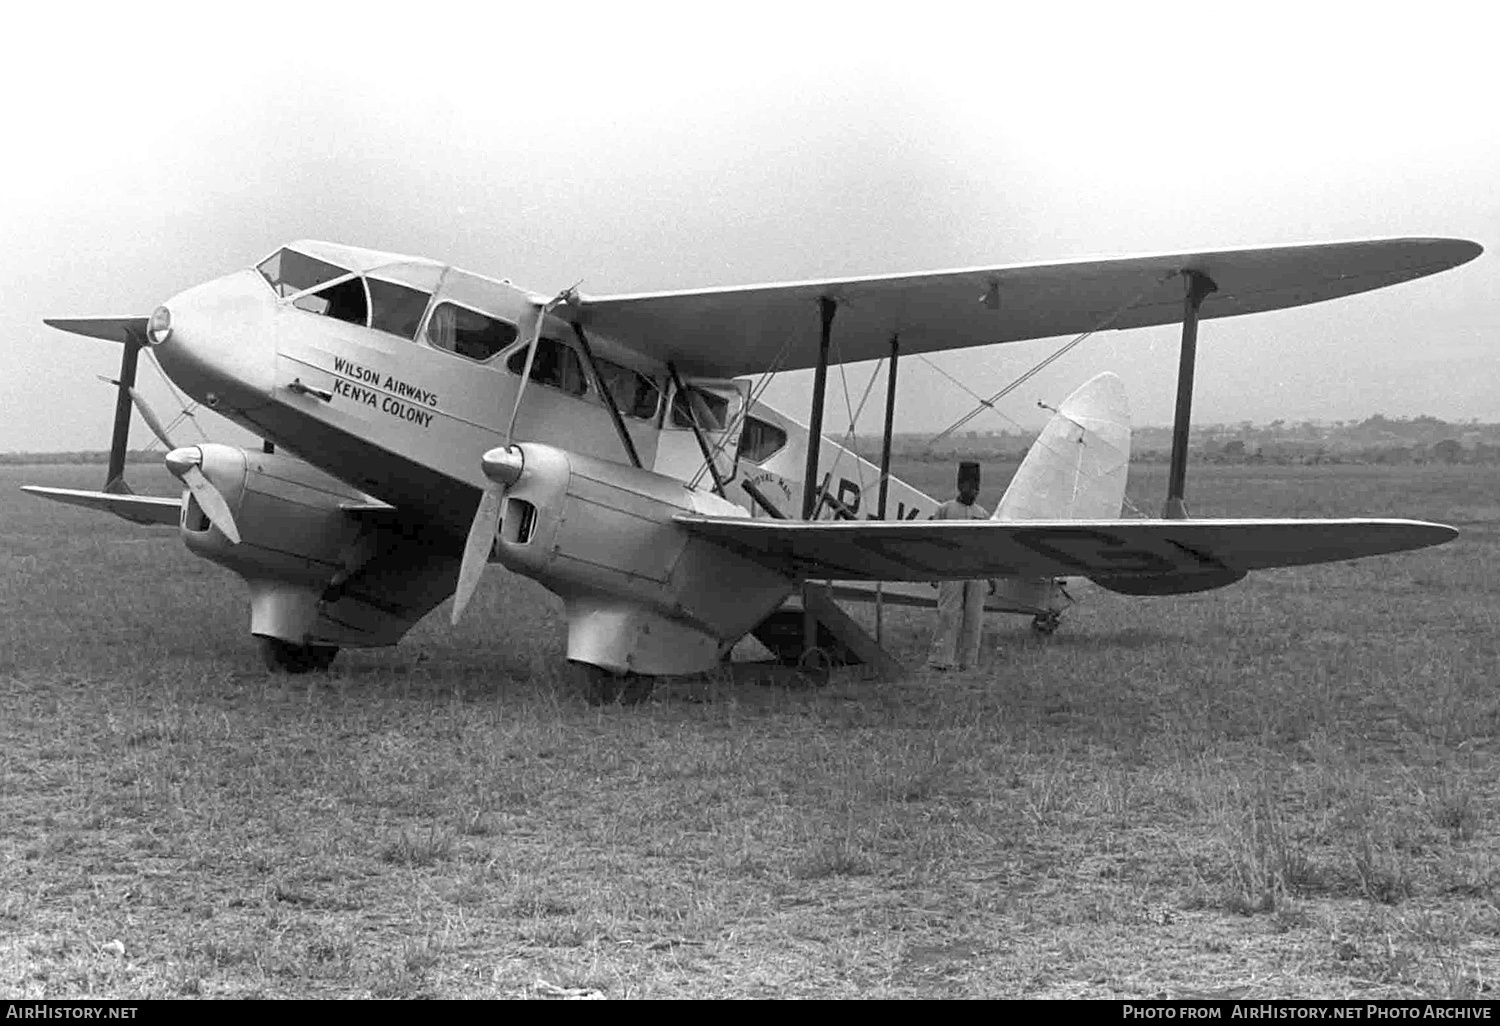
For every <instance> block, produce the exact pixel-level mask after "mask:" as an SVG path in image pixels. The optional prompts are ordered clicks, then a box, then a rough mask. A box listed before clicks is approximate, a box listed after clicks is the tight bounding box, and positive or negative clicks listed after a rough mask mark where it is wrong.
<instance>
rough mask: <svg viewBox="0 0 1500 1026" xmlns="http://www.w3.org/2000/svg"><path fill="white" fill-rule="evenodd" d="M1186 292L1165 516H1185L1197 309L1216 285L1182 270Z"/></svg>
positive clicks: (1196, 355)
mask: <svg viewBox="0 0 1500 1026" xmlns="http://www.w3.org/2000/svg"><path fill="white" fill-rule="evenodd" d="M1182 276H1183V277H1184V278H1186V279H1187V295H1186V297H1185V298H1184V299H1183V303H1182V354H1181V356H1180V357H1179V358H1178V361H1177V412H1176V415H1175V417H1174V419H1173V421H1172V462H1171V471H1170V475H1169V477H1168V479H1167V501H1166V504H1165V506H1164V507H1163V508H1162V512H1161V515H1162V517H1163V518H1164V519H1166V520H1186V519H1187V515H1188V513H1187V503H1186V502H1184V501H1183V490H1184V488H1185V486H1186V484H1187V447H1188V429H1189V427H1190V426H1191V423H1192V419H1193V366H1194V363H1195V362H1196V361H1197V358H1198V310H1199V308H1200V307H1202V306H1203V300H1204V297H1206V296H1207V295H1208V294H1209V293H1210V292H1217V291H1218V288H1219V286H1217V285H1215V284H1214V281H1213V279H1212V278H1210V277H1209V276H1208V275H1206V274H1204V273H1202V272H1201V271H1186V270H1185V271H1183V272H1182Z"/></svg>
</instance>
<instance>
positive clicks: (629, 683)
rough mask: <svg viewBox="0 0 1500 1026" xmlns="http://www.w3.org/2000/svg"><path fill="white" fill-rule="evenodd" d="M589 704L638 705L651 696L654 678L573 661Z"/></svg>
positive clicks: (654, 684)
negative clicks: (616, 671) (611, 670)
mask: <svg viewBox="0 0 1500 1026" xmlns="http://www.w3.org/2000/svg"><path fill="white" fill-rule="evenodd" d="M573 666H574V672H575V674H576V675H577V677H578V680H579V683H580V684H581V685H582V686H583V697H584V700H585V701H587V702H588V704H589V705H616V704H618V705H639V704H640V703H642V702H644V701H646V699H648V698H650V697H651V692H652V691H654V690H655V689H656V678H655V677H648V676H645V675H644V674H639V673H611V672H610V671H609V670H606V669H604V668H603V667H600V666H594V665H592V664H590V663H574V664H573Z"/></svg>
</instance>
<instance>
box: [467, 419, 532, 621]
mask: <svg viewBox="0 0 1500 1026" xmlns="http://www.w3.org/2000/svg"><path fill="white" fill-rule="evenodd" d="M480 466H481V467H482V468H483V470H484V476H485V477H487V478H489V479H490V484H489V486H488V487H487V488H485V490H484V495H483V496H481V497H480V500H479V509H478V511H477V512H476V513H475V514H474V522H473V523H472V524H470V525H469V538H468V541H466V542H465V543H464V561H463V563H462V564H461V565H460V566H459V569H458V586H457V587H456V588H455V589H454V592H453V623H454V625H455V626H456V625H457V624H458V621H459V619H460V618H462V616H463V615H464V610H465V609H467V608H468V606H469V600H470V599H472V598H473V597H474V589H476V588H478V587H479V578H480V576H481V575H482V574H483V573H484V567H485V564H486V563H487V562H488V561H489V556H490V547H491V546H492V545H493V544H494V541H495V532H496V531H498V530H499V529H500V510H501V507H502V506H503V504H504V502H505V493H506V491H507V490H509V488H510V486H511V485H513V484H515V483H516V482H517V481H519V480H520V479H521V473H522V471H524V470H525V469H526V456H525V454H524V453H523V452H522V451H521V448H520V446H514V445H507V446H501V447H500V448H498V449H491V450H490V451H489V452H487V453H485V454H484V456H483V458H482V459H481V460H480Z"/></svg>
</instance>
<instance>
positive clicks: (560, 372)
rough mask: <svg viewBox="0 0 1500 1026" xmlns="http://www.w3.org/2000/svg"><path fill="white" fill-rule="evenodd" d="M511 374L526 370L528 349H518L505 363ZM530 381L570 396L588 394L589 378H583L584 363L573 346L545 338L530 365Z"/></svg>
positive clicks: (537, 348) (539, 343) (538, 344)
mask: <svg viewBox="0 0 1500 1026" xmlns="http://www.w3.org/2000/svg"><path fill="white" fill-rule="evenodd" d="M506 366H507V367H509V368H510V371H511V373H512V374H517V375H519V374H520V373H521V372H522V371H524V370H525V369H526V349H525V348H524V347H523V348H521V349H518V350H516V352H515V355H513V356H512V357H511V358H510V362H509V363H507V364H506ZM531 380H532V381H535V382H536V383H537V384H539V385H547V386H549V387H551V388H556V389H559V390H561V391H563V392H566V393H568V394H569V395H583V393H584V392H586V391H588V379H587V378H585V377H584V376H583V363H582V362H581V361H580V360H579V359H578V354H577V353H575V352H574V351H573V349H572V347H571V346H568V345H566V344H564V343H562V342H560V341H558V340H557V339H555V338H547V337H546V336H545V335H544V336H542V337H541V338H539V339H537V343H536V357H535V358H534V359H533V360H532V363H531Z"/></svg>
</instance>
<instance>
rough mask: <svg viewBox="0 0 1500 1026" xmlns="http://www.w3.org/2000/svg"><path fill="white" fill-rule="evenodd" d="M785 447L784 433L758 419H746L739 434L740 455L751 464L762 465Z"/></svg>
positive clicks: (773, 425)
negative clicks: (743, 427)
mask: <svg viewBox="0 0 1500 1026" xmlns="http://www.w3.org/2000/svg"><path fill="white" fill-rule="evenodd" d="M785 447H786V432H785V431H783V430H781V428H779V427H777V426H776V425H775V424H767V423H766V422H765V421H763V420H761V419H759V418H758V417H746V418H745V429H744V430H743V431H742V432H741V433H740V455H741V456H742V457H744V458H745V459H747V460H749V461H750V462H751V463H764V462H765V461H766V460H768V459H770V458H771V457H772V456H775V455H776V454H777V453H778V452H780V451H781V450H782V449H783V448H785Z"/></svg>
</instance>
